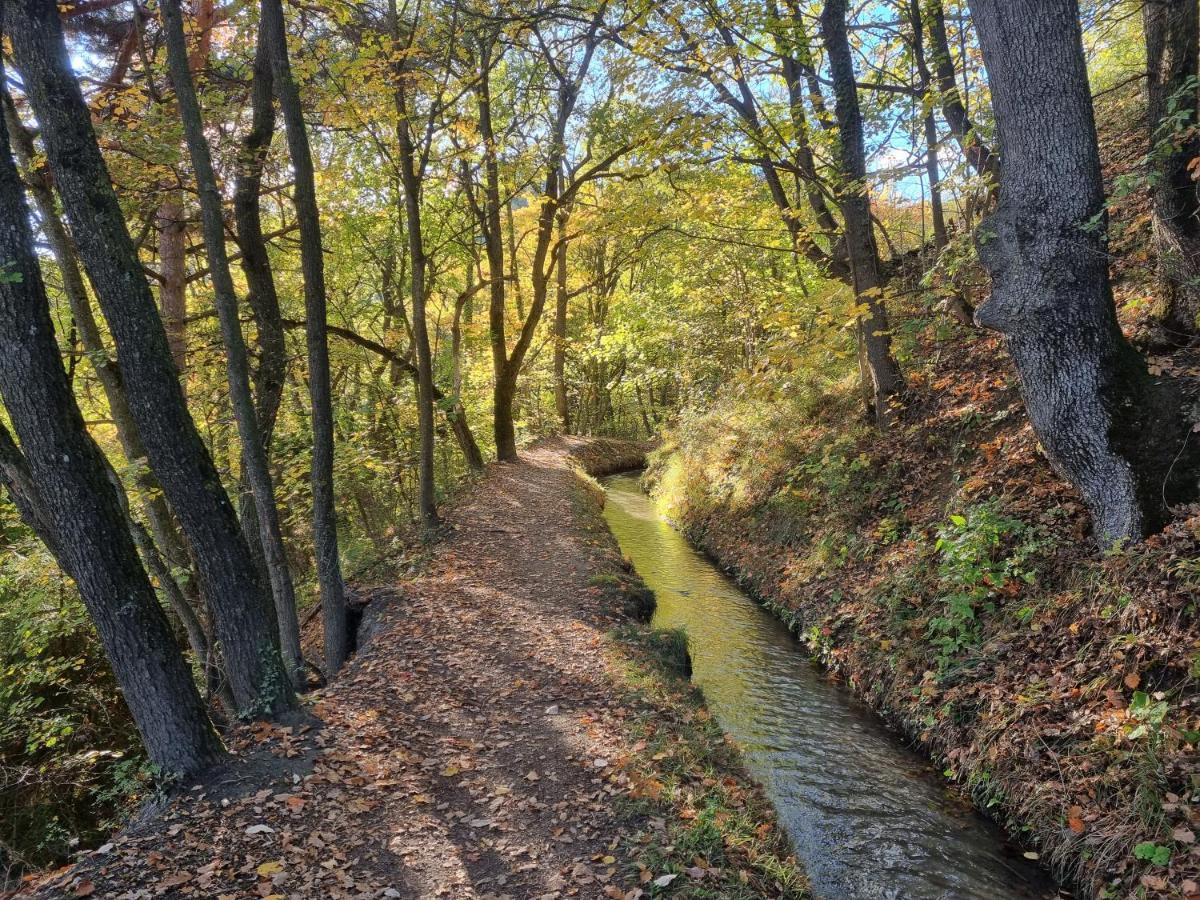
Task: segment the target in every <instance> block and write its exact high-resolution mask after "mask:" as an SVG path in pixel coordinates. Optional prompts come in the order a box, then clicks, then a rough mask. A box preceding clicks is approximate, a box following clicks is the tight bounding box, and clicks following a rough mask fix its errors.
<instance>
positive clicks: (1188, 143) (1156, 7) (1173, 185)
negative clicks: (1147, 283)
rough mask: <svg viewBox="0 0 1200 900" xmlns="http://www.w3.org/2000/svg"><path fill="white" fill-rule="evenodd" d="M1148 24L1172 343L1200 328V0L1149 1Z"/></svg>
mask: <svg viewBox="0 0 1200 900" xmlns="http://www.w3.org/2000/svg"><path fill="white" fill-rule="evenodd" d="M1142 26H1143V29H1144V32H1145V37H1146V69H1147V73H1146V75H1147V77H1146V121H1147V124H1148V126H1149V129H1150V146H1151V151H1150V157H1149V159H1150V166H1151V174H1152V179H1151V183H1152V193H1153V198H1154V218H1153V221H1154V243H1155V245H1156V247H1157V250H1158V274H1159V286H1160V292H1161V296H1160V298H1159V303H1158V304H1157V308H1156V310H1155V319H1156V320H1157V323H1158V325H1159V326H1160V328H1161V329H1162V331H1163V332H1164V334H1163V335H1162V337H1163V338H1164V339H1165V341H1166V342H1169V343H1184V342H1186V341H1188V340H1189V339H1191V338H1193V337H1195V336H1196V334H1197V333H1198V331H1200V322H1198V318H1200V196H1198V194H1197V185H1196V182H1195V181H1193V180H1192V174H1193V173H1192V172H1191V171H1190V170H1189V169H1188V165H1189V164H1190V163H1192V162H1193V160H1195V159H1196V158H1197V157H1200V134H1198V133H1197V131H1196V124H1197V108H1196V101H1197V92H1196V81H1195V79H1196V77H1197V74H1198V72H1197V56H1198V54H1200V6H1198V5H1197V4H1196V3H1195V2H1194V0H1145V2H1144V3H1143V4H1142Z"/></svg>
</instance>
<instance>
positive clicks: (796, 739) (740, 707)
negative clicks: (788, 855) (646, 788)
mask: <svg viewBox="0 0 1200 900" xmlns="http://www.w3.org/2000/svg"><path fill="white" fill-rule="evenodd" d="M605 487H606V489H607V491H608V501H607V504H606V509H605V517H606V518H607V519H608V524H609V527H610V528H611V529H612V531H613V533H614V534H615V535H616V537H617V541H618V542H619V543H620V545H621V551H622V552H623V553H624V554H625V555H626V556H628V557H629V558H630V559H631V560H632V561H633V564H634V566H635V567H636V568H637V571H638V573H639V574H640V575H641V576H642V578H643V579H645V581H646V583H647V584H649V585H650V587H651V588H652V589H653V590H654V592H655V593H656V594H657V597H658V609H657V612H656V613H655V617H654V624H655V625H656V626H659V627H677V626H681V627H683V628H684V629H686V630H687V633H688V639H689V641H688V642H689V646H690V649H691V654H692V661H693V668H694V676H693V679H694V680H695V682H696V683H697V684H699V685H700V687H701V688H703V690H704V696H705V698H706V700H707V702H708V705H709V707H710V708H711V709H712V711H713V713H714V715H715V716H716V717H717V720H718V721H719V722H720V723H721V726H722V727H723V728H724V729H725V731H726V732H727V733H729V734H730V735H732V736H733V737H734V738H736V739H737V741H738V742H739V743H740V744H741V745H742V746H743V747H744V748H745V750H746V757H747V762H748V764H749V766H750V769H751V771H752V772H753V774H754V776H755V777H756V778H757V779H758V780H759V781H760V782H761V783H762V784H763V785H764V787H765V788H766V790H767V792H768V794H769V795H770V797H771V800H772V801H773V802H774V804H775V808H776V809H777V810H778V812H779V818H780V821H781V822H782V824H783V825H784V827H785V828H786V829H787V831H788V833H789V834H790V835H791V837H792V842H793V844H794V846H795V848H796V853H797V855H798V856H799V858H800V860H801V861H802V862H803V864H804V867H805V869H806V870H807V871H808V874H809V877H810V878H811V880H812V883H813V887H814V889H815V891H816V892H817V894H818V896H820V897H824V898H830V900H834V898H837V900H841V898H855V900H858V898H863V900H880V898H903V900H910V898H911V900H918V898H922V900H923V898H979V900H1004V898H1017V897H1021V898H1024V897H1053V896H1055V891H1054V888H1053V885H1052V884H1051V883H1050V882H1049V880H1048V879H1047V878H1046V876H1045V875H1044V873H1042V872H1041V870H1039V869H1037V868H1036V867H1034V866H1032V865H1031V864H1029V863H1028V862H1026V861H1025V860H1024V859H1023V858H1021V856H1020V854H1019V853H1017V852H1016V851H1015V850H1014V849H1013V848H1012V847H1011V846H1009V845H1008V844H1007V843H1006V842H1005V840H1004V837H1003V835H1002V834H1001V833H1000V832H999V830H998V829H997V828H996V827H995V826H993V825H992V824H991V823H990V822H988V821H987V820H986V819H984V818H983V817H982V816H980V815H979V814H978V813H976V812H975V811H973V810H972V809H971V808H970V807H968V806H966V805H965V804H964V803H963V802H962V801H961V800H960V799H959V798H957V797H956V796H954V795H953V794H952V793H951V792H950V791H948V790H947V789H946V788H945V786H944V785H943V784H942V782H941V781H940V777H939V775H938V774H937V772H935V771H933V770H932V768H931V767H930V765H929V763H928V762H927V761H926V760H924V759H922V758H921V757H920V756H918V755H917V754H916V753H915V752H913V751H910V750H908V749H907V748H905V747H904V746H903V745H902V744H901V743H900V742H899V740H898V739H897V738H896V737H895V735H893V734H891V733H890V732H888V731H887V729H886V728H885V727H884V725H883V724H882V722H881V721H880V720H879V719H878V717H876V716H875V715H874V714H873V713H872V712H871V711H870V710H869V709H868V708H867V707H866V706H865V705H863V704H862V703H861V702H859V701H857V700H855V699H854V698H853V697H852V696H851V695H850V694H849V692H848V691H846V690H845V689H844V688H842V687H840V686H838V685H836V684H834V683H832V682H831V681H829V680H828V679H826V678H825V677H824V676H823V675H822V674H821V673H820V672H819V671H818V670H817V669H816V668H815V667H814V666H813V665H812V664H811V662H810V661H809V659H808V657H807V656H806V655H805V654H804V651H803V648H802V647H801V646H800V645H799V644H798V643H797V642H796V641H795V639H794V638H793V637H792V636H791V634H790V633H789V632H788V630H787V629H786V627H784V625H783V624H782V623H780V622H779V621H778V620H776V619H775V618H774V617H772V616H771V615H770V614H768V613H767V612H766V611H765V610H763V609H762V608H761V607H759V606H758V604H756V603H755V602H754V601H753V600H751V599H750V598H749V597H747V596H746V595H745V594H743V593H742V592H741V591H740V590H739V589H738V587H737V586H736V585H735V584H734V583H733V582H732V581H730V580H729V579H728V578H727V577H725V575H724V574H722V573H721V572H720V570H718V569H717V568H716V567H715V566H714V565H713V564H712V563H711V562H709V561H708V560H707V559H706V558H705V557H704V556H703V555H701V554H700V553H697V552H696V551H695V550H693V549H692V548H691V547H690V546H689V545H688V544H687V542H686V541H685V540H684V538H683V537H682V536H681V535H680V534H679V533H678V532H676V531H675V530H674V529H673V528H672V527H671V526H670V525H669V524H668V523H667V522H666V521H664V520H663V519H662V518H661V517H660V516H659V515H658V513H657V512H656V510H655V508H654V506H653V504H652V503H651V501H650V500H649V499H648V498H647V497H646V496H645V495H644V494H643V493H642V491H641V489H640V488H639V485H638V476H637V475H636V474H622V475H614V476H612V477H610V478H608V479H606V481H605Z"/></svg>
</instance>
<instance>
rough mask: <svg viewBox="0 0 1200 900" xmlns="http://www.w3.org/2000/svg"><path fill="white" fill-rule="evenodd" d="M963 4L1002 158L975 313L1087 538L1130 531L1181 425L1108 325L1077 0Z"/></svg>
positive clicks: (1159, 502) (1161, 479)
mask: <svg viewBox="0 0 1200 900" xmlns="http://www.w3.org/2000/svg"><path fill="white" fill-rule="evenodd" d="M971 11H972V14H973V18H974V20H975V23H976V26H977V28H978V30H979V40H980V45H981V47H982V49H983V59H984V64H985V66H986V67H987V72H988V80H989V83H990V85H991V91H992V103H993V106H994V108H995V112H996V120H997V123H998V126H999V133H1000V135H1001V154H1002V156H1003V159H1004V167H1003V170H1002V173H1001V181H1000V202H999V206H998V207H997V209H996V211H995V213H994V214H993V215H992V216H991V217H989V218H988V219H987V220H985V221H984V222H983V223H982V224H981V225H980V229H979V232H978V237H977V241H978V246H979V255H980V259H981V261H982V262H983V264H984V266H985V267H986V268H987V269H988V271H989V272H990V273H991V275H992V294H991V297H990V298H989V299H988V300H987V302H985V303H984V304H983V305H982V306H980V308H979V310H978V311H977V312H976V319H977V321H978V322H979V324H980V325H982V326H983V327H985V328H992V329H995V330H996V331H999V332H1000V333H1001V334H1003V335H1004V337H1005V339H1006V343H1007V345H1008V350H1009V353H1010V354H1011V355H1012V358H1013V362H1014V363H1015V365H1016V368H1017V372H1018V374H1019V375H1020V379H1021V389H1022V393H1023V394H1024V398H1025V406H1026V409H1027V410H1028V411H1029V418H1030V421H1031V422H1032V424H1033V428H1034V430H1035V431H1036V433H1037V435H1038V439H1039V440H1040V441H1041V444H1042V447H1043V448H1044V449H1045V452H1046V455H1047V457H1049V459H1050V461H1051V463H1052V464H1053V465H1054V467H1055V468H1056V469H1057V470H1058V472H1059V473H1060V474H1061V475H1062V476H1063V477H1064V478H1066V479H1067V480H1068V481H1070V482H1071V483H1072V484H1073V485H1074V486H1075V487H1076V488H1077V489H1078V490H1079V491H1080V493H1081V494H1082V495H1083V498H1084V500H1085V502H1086V503H1087V505H1088V507H1089V509H1090V510H1091V512H1092V517H1093V520H1094V525H1095V530H1096V535H1097V537H1098V539H1099V540H1100V541H1101V542H1102V543H1103V544H1114V543H1117V542H1120V541H1123V540H1137V539H1139V538H1141V537H1142V536H1143V535H1144V534H1145V533H1146V532H1147V530H1149V529H1150V528H1152V527H1154V525H1155V524H1157V522H1158V520H1159V519H1160V517H1161V515H1162V513H1163V512H1164V510H1163V504H1164V500H1167V501H1170V500H1171V499H1173V495H1174V494H1175V490H1174V488H1175V484H1173V483H1167V481H1166V476H1167V474H1168V473H1169V472H1170V471H1171V470H1172V467H1173V461H1174V460H1176V459H1177V458H1178V456H1179V455H1180V454H1181V453H1182V450H1181V448H1182V447H1183V446H1184V442H1185V441H1186V439H1187V432H1186V428H1185V427H1184V426H1183V423H1182V422H1181V421H1180V412H1179V408H1178V405H1177V403H1176V402H1174V400H1173V398H1172V397H1171V394H1170V391H1169V390H1168V389H1167V387H1166V386H1164V385H1161V384H1159V383H1157V382H1155V381H1154V380H1152V379H1151V378H1150V376H1149V374H1148V373H1147V371H1146V366H1145V363H1144V362H1143V360H1142V359H1141V357H1139V356H1138V355H1137V353H1136V352H1134V350H1133V349H1132V348H1131V347H1130V346H1129V344H1128V343H1127V342H1126V341H1125V338H1124V336H1123V335H1122V334H1121V330H1120V328H1119V327H1118V325H1117V318H1116V310H1115V308H1114V305H1113V299H1112V292H1111V289H1110V286H1109V280H1108V254H1107V252H1106V243H1107V242H1106V238H1105V221H1104V188H1103V184H1102V182H1101V174H1100V154H1099V151H1098V149H1097V145H1096V126H1095V121H1094V119H1093V114H1092V100H1091V92H1090V90H1089V87H1088V79H1087V67H1086V64H1085V62H1084V55H1083V44H1082V37H1081V32H1080V24H1079V10H1078V7H1077V4H1076V0H971ZM1097 223H1099V226H1098V227H1097ZM1175 468H1176V469H1177V471H1178V472H1179V473H1180V475H1182V473H1184V472H1186V471H1187V470H1188V469H1189V468H1190V466H1189V465H1188V461H1186V460H1181V461H1180V463H1179V465H1178V466H1176V467H1175ZM1180 480H1181V479H1180Z"/></svg>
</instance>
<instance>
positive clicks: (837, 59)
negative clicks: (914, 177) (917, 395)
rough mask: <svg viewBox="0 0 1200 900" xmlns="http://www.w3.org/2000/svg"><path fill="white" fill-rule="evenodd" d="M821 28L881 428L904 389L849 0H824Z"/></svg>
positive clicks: (862, 332) (863, 334)
mask: <svg viewBox="0 0 1200 900" xmlns="http://www.w3.org/2000/svg"><path fill="white" fill-rule="evenodd" d="M821 32H822V35H823V37H824V40H825V49H826V52H827V53H828V54H829V70H830V73H831V75H832V78H833V93H834V101H835V102H834V113H835V115H836V116H837V121H838V134H839V139H840V140H839V143H840V152H841V155H840V161H841V176H842V183H841V184H840V185H838V202H839V204H840V206H841V209H842V220H843V221H844V223H845V234H846V251H847V253H848V255H849V259H850V269H851V282H852V284H853V286H854V295H855V297H856V299H857V301H858V302H859V303H860V304H862V305H863V306H865V308H866V313H865V314H864V315H862V316H859V317H858V329H859V336H860V340H861V341H862V347H863V355H864V358H865V361H866V366H867V369H868V371H869V373H870V377H871V387H872V405H873V410H874V414H875V421H876V423H877V424H878V425H879V427H880V428H886V427H887V425H888V422H889V421H890V418H891V400H892V397H894V396H895V395H896V394H898V393H900V392H901V391H902V390H903V389H904V379H903V378H902V377H901V375H900V368H899V367H898V366H897V365H896V360H895V359H894V358H893V357H892V337H891V332H890V331H889V326H888V317H887V310H886V309H885V308H884V305H883V300H882V298H881V296H880V288H881V286H882V284H883V279H882V278H880V274H879V251H878V249H877V248H876V246H875V235H874V233H873V231H872V225H871V198H870V195H869V194H868V192H867V185H866V177H867V155H866V149H865V147H864V144H863V126H862V114H861V112H860V110H859V106H858V88H857V87H856V85H855V79H854V61H853V59H852V57H851V55H850V43H849V40H848V38H847V34H846V0H826V3H825V8H824V10H822V12H821Z"/></svg>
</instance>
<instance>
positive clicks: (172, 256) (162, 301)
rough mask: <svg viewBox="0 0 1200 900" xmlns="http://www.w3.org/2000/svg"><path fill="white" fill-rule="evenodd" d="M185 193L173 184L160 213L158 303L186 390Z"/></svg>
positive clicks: (173, 355) (172, 356) (169, 343)
mask: <svg viewBox="0 0 1200 900" xmlns="http://www.w3.org/2000/svg"><path fill="white" fill-rule="evenodd" d="M184 216H185V213H184V209H183V195H182V193H181V192H180V191H178V190H177V189H175V188H170V196H169V197H168V198H167V199H166V200H164V201H163V202H162V205H161V206H159V208H158V213H157V216H156V219H157V223H158V274H159V277H160V278H161V279H162V280H161V282H160V283H159V286H158V304H159V310H160V312H161V314H162V322H163V328H164V329H166V332H167V344H168V346H169V347H170V348H171V358H172V359H173V360H174V361H175V368H176V369H178V370H179V374H180V377H181V378H183V379H185V380H184V381H182V382H181V384H183V386H184V391H185V393H186V389H187V384H186V372H187V314H188V310H187V222H186V221H185V220H184Z"/></svg>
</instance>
